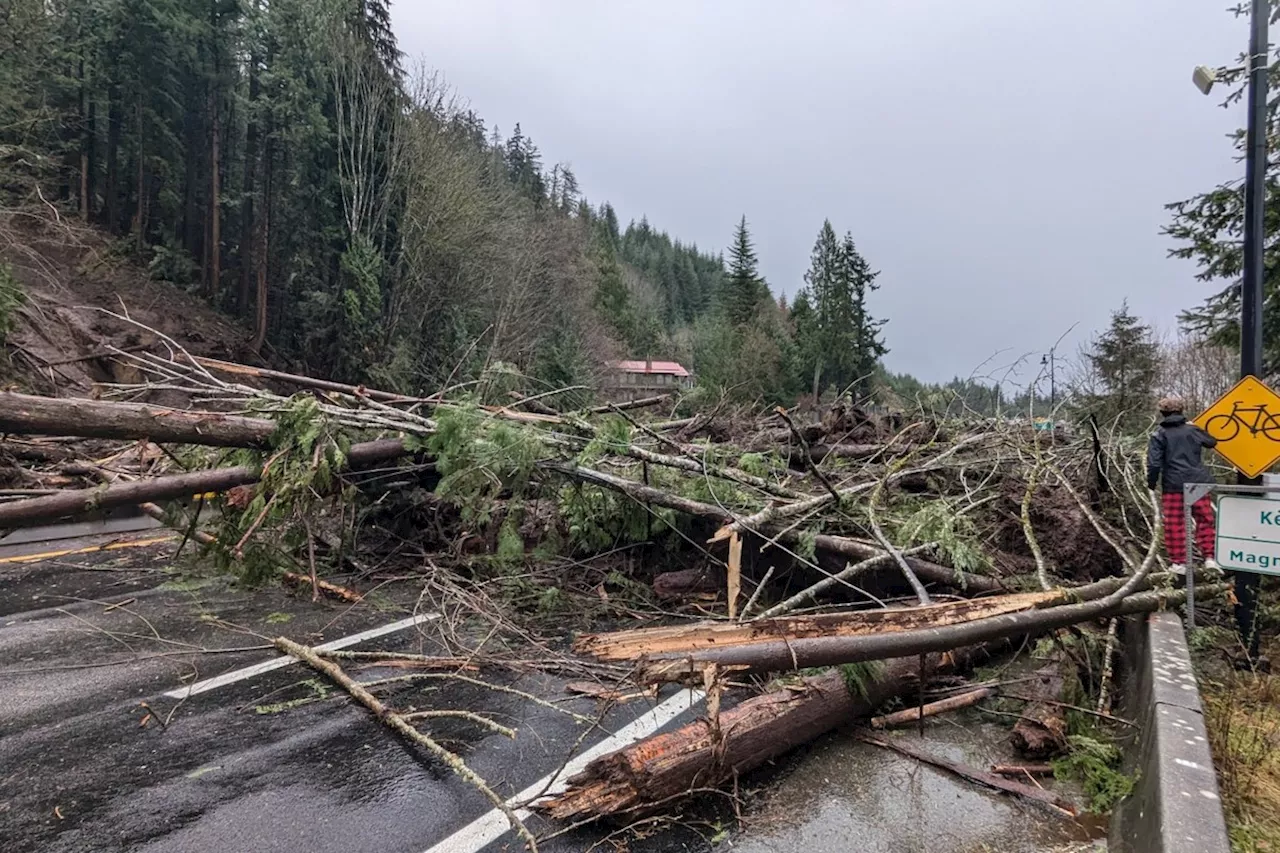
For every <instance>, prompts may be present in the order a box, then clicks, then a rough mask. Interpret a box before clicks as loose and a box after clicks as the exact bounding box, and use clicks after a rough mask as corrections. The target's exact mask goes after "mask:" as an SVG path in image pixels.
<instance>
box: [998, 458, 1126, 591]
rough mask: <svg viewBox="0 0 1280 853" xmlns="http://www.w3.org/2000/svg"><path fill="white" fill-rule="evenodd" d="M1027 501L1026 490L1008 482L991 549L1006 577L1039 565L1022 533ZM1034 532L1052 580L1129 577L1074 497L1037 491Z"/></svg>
mask: <svg viewBox="0 0 1280 853" xmlns="http://www.w3.org/2000/svg"><path fill="white" fill-rule="evenodd" d="M1022 495H1023V491H1022V484H1020V483H1016V482H1009V483H1007V484H1006V486H1005V488H1004V489H1003V492H1002V494H1001V497H1000V500H999V516H1000V518H1001V519H1002V521H1001V523H1000V524H999V525H998V527H997V529H996V533H995V536H994V537H993V542H992V544H993V546H994V547H995V550H996V551H997V553H998V556H997V561H996V562H997V568H999V569H1001V570H1002V573H1003V574H1023V573H1028V572H1032V571H1035V559H1034V557H1033V556H1032V554H1031V548H1030V546H1028V545H1027V540H1026V536H1025V535H1024V533H1023V529H1022V520H1021V519H1022ZM1031 527H1032V529H1033V530H1034V531H1035V534H1036V540H1037V542H1039V544H1040V551H1041V553H1042V554H1043V555H1044V558H1045V561H1046V562H1047V563H1048V566H1049V572H1050V574H1052V575H1055V576H1058V577H1061V578H1064V579H1066V580H1071V581H1090V580H1096V579H1098V578H1104V577H1112V576H1116V575H1120V574H1123V573H1124V565H1123V563H1122V562H1121V560H1120V557H1119V555H1118V554H1116V552H1115V549H1114V548H1112V547H1111V546H1110V545H1108V544H1107V542H1106V540H1104V539H1103V538H1102V537H1101V536H1100V535H1099V534H1098V531H1097V530H1096V529H1095V528H1094V526H1093V523H1092V522H1091V521H1089V518H1088V516H1087V515H1085V513H1084V511H1083V510H1081V509H1080V507H1079V505H1078V504H1077V503H1076V500H1075V498H1073V497H1072V496H1071V493H1070V492H1068V491H1067V490H1066V489H1064V488H1062V487H1060V486H1057V487H1049V486H1044V485H1042V486H1040V487H1039V488H1037V489H1036V493H1035V496H1034V497H1033V498H1032V501H1031ZM1117 538H1119V539H1122V538H1123V537H1117Z"/></svg>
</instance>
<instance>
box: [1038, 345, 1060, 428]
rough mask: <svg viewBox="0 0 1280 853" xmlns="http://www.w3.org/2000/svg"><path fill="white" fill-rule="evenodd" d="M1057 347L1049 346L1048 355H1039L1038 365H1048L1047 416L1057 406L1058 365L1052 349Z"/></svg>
mask: <svg viewBox="0 0 1280 853" xmlns="http://www.w3.org/2000/svg"><path fill="white" fill-rule="evenodd" d="M1055 349H1057V347H1051V348H1050V349H1049V354H1048V355H1042V356H1040V366H1041V367H1044V366H1046V365H1047V366H1048V368H1049V417H1053V411H1054V409H1056V408H1057V407H1058V365H1057V361H1056V360H1055V358H1054V350H1055Z"/></svg>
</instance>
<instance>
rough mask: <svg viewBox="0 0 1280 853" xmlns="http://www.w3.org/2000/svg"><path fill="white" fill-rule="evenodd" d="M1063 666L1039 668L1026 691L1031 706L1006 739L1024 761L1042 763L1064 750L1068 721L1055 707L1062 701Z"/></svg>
mask: <svg viewBox="0 0 1280 853" xmlns="http://www.w3.org/2000/svg"><path fill="white" fill-rule="evenodd" d="M1063 684H1064V681H1063V677H1062V662H1061V661H1060V660H1055V661H1054V662H1053V663H1051V664H1049V665H1047V666H1044V667H1041V668H1040V669H1039V670H1038V671H1037V672H1036V674H1035V680H1034V681H1032V682H1031V683H1030V684H1029V687H1030V689H1029V690H1028V691H1027V692H1028V694H1029V696H1028V698H1030V699H1032V700H1034V701H1032V702H1030V703H1029V704H1028V705H1027V707H1026V708H1024V709H1023V711H1022V717H1021V718H1020V719H1019V720H1018V722H1017V723H1016V724H1015V725H1014V727H1013V731H1012V732H1011V733H1010V735H1009V739H1010V740H1011V741H1012V742H1013V747H1014V749H1016V750H1018V752H1019V754H1021V755H1023V756H1025V757H1026V758H1034V759H1045V758H1053V757H1054V756H1057V755H1061V754H1062V753H1063V752H1065V751H1066V749H1067V720H1066V717H1065V716H1064V715H1063V713H1062V708H1061V707H1060V705H1059V704H1058V703H1060V702H1061V700H1062V689H1063Z"/></svg>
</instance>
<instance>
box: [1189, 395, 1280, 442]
mask: <svg viewBox="0 0 1280 853" xmlns="http://www.w3.org/2000/svg"><path fill="white" fill-rule="evenodd" d="M1243 415H1251V416H1252V420H1247V419H1246V418H1244V417H1242V416H1243ZM1241 427H1244V428H1245V429H1247V430H1248V431H1249V433H1250V434H1251V435H1253V436H1254V437H1255V438H1256V437H1257V436H1258V434H1259V433H1261V434H1262V435H1263V436H1264V437H1266V438H1268V439H1270V440H1271V441H1280V416H1277V415H1273V414H1271V413H1270V412H1268V411H1267V406H1266V404H1265V403H1262V404H1260V405H1257V406H1241V405H1240V403H1239V401H1237V402H1235V403H1233V404H1232V405H1231V414H1228V415H1214V416H1213V417H1211V418H1209V420H1208V421H1206V422H1205V425H1204V431H1205V432H1207V433H1209V435H1211V436H1213V437H1214V438H1216V439H1217V440H1218V441H1231V440H1232V439H1233V438H1235V437H1236V436H1238V435H1239V434H1240V428H1241Z"/></svg>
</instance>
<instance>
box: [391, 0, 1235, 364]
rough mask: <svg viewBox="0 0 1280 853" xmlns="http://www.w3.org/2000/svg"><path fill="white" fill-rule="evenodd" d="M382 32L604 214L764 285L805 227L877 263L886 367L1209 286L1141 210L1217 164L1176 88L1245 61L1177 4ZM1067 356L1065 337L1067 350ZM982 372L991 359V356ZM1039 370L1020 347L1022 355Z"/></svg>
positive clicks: (1149, 1)
mask: <svg viewBox="0 0 1280 853" xmlns="http://www.w3.org/2000/svg"><path fill="white" fill-rule="evenodd" d="M394 15H395V24H396V31H397V35H398V36H399V39H400V43H401V47H402V48H403V49H404V50H405V51H406V52H407V53H409V54H410V56H411V57H420V58H421V59H422V61H423V62H425V63H426V65H428V66H430V67H432V68H435V69H439V70H440V71H441V72H443V74H444V76H445V77H446V79H447V80H448V82H449V83H451V84H452V85H453V86H455V87H456V89H457V90H458V92H459V94H461V95H462V96H464V97H465V98H467V99H469V100H470V102H471V103H472V105H473V106H474V108H475V109H476V111H477V112H478V113H479V114H480V115H482V116H483V117H484V118H485V119H486V120H487V121H488V122H489V123H490V125H492V124H494V123H496V124H498V125H499V126H500V127H501V128H502V130H503V132H504V133H508V132H510V130H511V128H512V127H513V126H514V124H515V123H516V122H520V123H521V126H522V128H523V129H524V131H525V132H526V133H528V134H529V135H531V136H532V138H533V139H534V141H535V142H536V143H537V144H538V146H539V147H540V148H541V150H542V152H543V154H544V157H545V158H546V160H547V161H548V162H552V161H567V162H569V163H571V164H572V165H573V168H574V170H575V172H576V173H577V175H578V177H579V180H580V183H581V185H582V187H583V189H584V191H585V192H586V193H587V195H588V196H589V197H590V198H592V199H593V200H595V201H602V200H605V199H608V200H610V201H612V202H613V203H614V205H615V206H616V207H617V209H618V212H619V216H620V217H622V219H623V221H624V222H625V221H626V220H627V219H630V218H639V217H640V216H641V215H642V214H643V215H647V216H648V217H649V220H650V222H652V223H653V224H654V225H655V226H658V227H661V228H664V229H666V230H667V231H669V232H670V233H671V234H672V235H673V236H676V237H679V238H681V239H684V240H686V241H696V242H697V243H698V244H699V245H700V246H702V247H705V248H710V249H719V248H721V247H723V246H724V245H725V244H726V243H727V242H728V240H729V237H730V235H731V232H732V229H733V225H734V223H735V222H736V221H737V219H738V217H739V216H740V215H742V214H745V215H746V216H747V219H748V221H749V222H750V223H751V227H752V231H753V234H754V236H755V239H756V243H757V248H758V251H759V255H760V259H761V266H762V269H763V271H764V273H765V275H766V276H767V277H768V279H769V283H770V285H771V286H772V288H773V290H774V292H775V293H777V292H779V291H782V292H787V293H793V292H794V291H795V289H796V288H797V287H798V286H799V284H800V282H801V275H802V274H803V272H804V270H805V269H806V268H807V266H808V257H809V250H810V248H811V246H812V244H813V240H814V237H815V235H816V234H817V231H818V228H819V226H820V225H821V223H822V220H823V218H824V217H829V218H830V219H831V220H832V223H833V224H834V225H835V227H836V229H837V230H838V231H840V232H843V231H845V230H849V231H852V232H853V235H854V238H855V240H856V241H857V242H858V245H859V247H860V249H861V250H862V251H863V254H865V255H866V256H867V257H868V259H869V260H870V261H871V262H872V264H873V265H874V266H875V267H877V268H878V269H880V270H881V271H882V275H881V279H880V280H881V282H882V284H883V289H882V291H881V292H880V293H879V294H877V295H876V297H875V303H874V308H875V310H877V311H878V313H879V314H880V315H882V316H885V317H888V318H889V321H890V322H889V326H888V343H889V345H890V347H891V348H892V350H893V351H892V353H891V354H890V355H889V357H888V359H887V363H888V366H889V367H890V369H893V370H906V371H910V372H912V373H915V374H917V375H918V376H920V377H922V378H926V379H934V380H938V379H947V378H949V377H950V376H952V375H953V374H957V373H959V374H968V373H969V372H970V371H971V370H972V369H973V368H974V367H975V366H977V365H978V364H979V363H980V362H982V361H983V360H984V359H986V358H987V357H988V356H990V355H991V354H992V353H993V352H995V351H996V350H1007V351H1009V352H1010V353H1016V354H1021V353H1025V352H1030V351H1038V350H1044V349H1046V348H1048V346H1049V345H1050V344H1052V343H1053V341H1054V340H1055V339H1056V338H1057V337H1058V335H1059V334H1061V333H1062V332H1063V331H1065V330H1066V329H1067V328H1068V327H1070V326H1071V325H1072V324H1073V323H1077V322H1078V323H1079V324H1080V327H1079V328H1080V330H1081V331H1079V332H1077V333H1076V334H1075V335H1074V338H1075V339H1077V340H1078V339H1083V338H1084V337H1087V333H1088V330H1092V329H1095V328H1098V327H1100V326H1102V325H1104V324H1105V323H1106V320H1107V315H1108V313H1109V311H1111V310H1112V309H1114V308H1116V307H1118V306H1119V304H1120V302H1121V300H1123V299H1125V298H1127V299H1128V300H1129V303H1130V305H1131V307H1132V308H1133V310H1134V311H1135V312H1136V313H1139V314H1140V315H1142V316H1143V317H1145V318H1147V319H1148V320H1149V321H1151V322H1153V323H1155V324H1157V325H1158V326H1160V327H1162V328H1166V329H1171V328H1172V327H1173V325H1174V321H1175V317H1176V314H1177V312H1178V310H1180V309H1181V308H1185V307H1188V306H1190V305H1193V304H1195V303H1197V302H1198V301H1200V299H1202V298H1203V297H1204V296H1205V295H1207V293H1208V292H1210V290H1211V288H1210V287H1209V286H1207V285H1205V284H1203V283H1201V282H1197V281H1196V280H1195V279H1194V273H1195V270H1194V268H1193V267H1192V266H1191V265H1190V264H1189V263H1185V262H1180V261H1173V260H1169V259H1167V258H1166V252H1167V250H1168V248H1169V246H1170V244H1169V241H1168V240H1167V239H1166V238H1164V237H1162V236H1161V235H1160V233H1159V231H1160V228H1161V226H1162V225H1163V224H1164V223H1165V222H1166V221H1167V214H1166V213H1165V211H1164V210H1163V205H1164V204H1165V203H1167V202H1170V201H1174V200H1177V199H1181V198H1184V197H1186V196H1189V195H1192V194H1194V193H1196V192H1198V191H1200V190H1204V189H1207V188H1209V187H1210V186H1212V185H1213V184H1215V183H1218V182H1220V181H1223V180H1227V179H1231V178H1234V177H1236V176H1237V175H1239V174H1240V173H1242V171H1243V167H1242V166H1241V165H1240V164H1238V163H1236V162H1234V160H1233V158H1232V152H1231V149H1230V147H1229V143H1228V142H1227V140H1226V139H1225V134H1227V133H1228V132H1229V131H1230V130H1232V129H1233V128H1235V127H1238V126H1240V125H1241V124H1242V122H1243V113H1242V110H1241V109H1240V108H1239V107H1232V108H1231V109H1229V110H1223V109H1221V108H1219V107H1218V101H1219V100H1220V99H1217V98H1205V97H1203V96H1202V95H1200V93H1199V92H1198V91H1196V90H1195V88H1194V87H1193V86H1192V85H1191V81H1190V75H1191V69H1192V67H1193V66H1195V65H1197V64H1200V63H1205V64H1226V63H1229V62H1232V61H1234V60H1235V59H1236V58H1237V57H1238V56H1239V55H1240V54H1241V53H1242V52H1243V50H1244V49H1245V46H1246V44H1247V39H1248V26H1247V21H1246V20H1245V19H1243V18H1241V19H1236V18H1233V17H1232V16H1231V15H1230V14H1229V13H1226V12H1224V11H1222V9H1221V7H1220V4H1215V3H1204V2H1202V0H1163V2H1157V0H1129V2H1124V3H1115V2H1107V0H1078V2H1076V3H1069V4H1063V3H1049V2H1041V0H975V2H970V3H955V2H943V0H923V2H916V3H910V4H906V3H890V2H884V0H882V1H881V2H869V0H845V2H834V0H833V1H832V2H816V0H810V2H786V3H782V2H729V0H721V1H720V2H712V0H702V2H688V0H685V2H674V0H647V1H646V2H643V3H639V2H618V0H614V2H608V3H600V2H593V0H576V1H575V2H570V0H564V2H549V1H548V2H502V0H458V1H457V2H443V0H437V2H431V3H424V2H411V0H400V2H399V4H398V5H397V6H396V7H394ZM1068 346H1073V344H1072V342H1071V341H1070V340H1069V342H1068ZM1006 360H1007V359H1006ZM1037 360H1038V359H1037Z"/></svg>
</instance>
